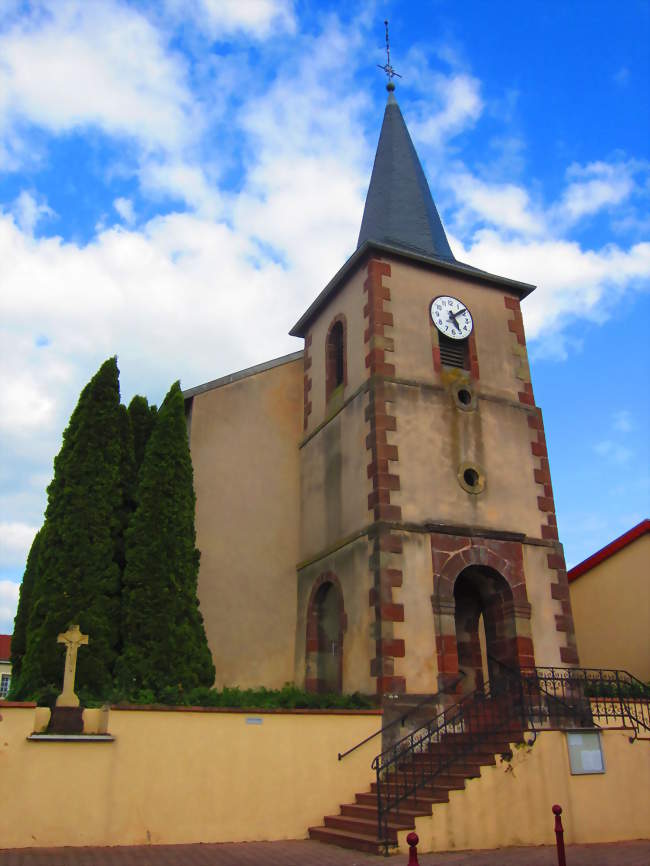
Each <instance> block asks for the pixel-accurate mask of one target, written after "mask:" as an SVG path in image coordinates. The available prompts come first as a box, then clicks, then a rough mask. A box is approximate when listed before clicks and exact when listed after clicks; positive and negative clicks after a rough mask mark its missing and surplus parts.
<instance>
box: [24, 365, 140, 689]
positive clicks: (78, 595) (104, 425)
mask: <svg viewBox="0 0 650 866" xmlns="http://www.w3.org/2000/svg"><path fill="white" fill-rule="evenodd" d="M118 377H119V370H118V368H117V359H116V358H110V359H109V360H107V361H105V362H104V364H102V366H101V367H100V369H99V370H98V372H97V373H96V374H95V376H94V377H93V378H92V379H91V380H90V382H89V383H88V385H86V387H85V388H84V389H83V391H82V392H81V395H80V397H79V402H78V403H77V407H76V408H75V410H74V412H73V413H72V416H71V418H70V422H69V424H68V427H67V429H66V430H65V432H64V434H63V444H62V447H61V450H60V452H59V454H58V455H57V457H56V458H55V460H54V478H53V480H52V482H51V484H50V485H49V487H48V504H47V510H46V512H45V525H44V527H43V529H42V531H41V537H40V539H39V557H38V575H37V580H36V582H35V584H34V588H33V593H32V601H31V612H30V617H29V624H28V627H27V642H26V648H25V655H24V657H23V661H22V670H21V674H20V683H19V686H20V689H21V693H22V694H24V695H30V694H32V695H33V694H35V693H36V692H38V690H39V689H40V688H42V687H44V686H47V685H50V684H51V685H55V686H58V685H60V683H61V681H62V673H63V658H64V651H63V647H62V646H61V645H60V644H57V641H56V638H57V634H58V633H59V632H61V631H65V629H66V628H67V627H68V626H69V625H71V624H72V623H75V622H76V623H79V626H80V627H81V630H82V632H84V633H86V634H89V635H90V644H89V645H88V646H87V647H84V649H83V650H82V651H81V652H80V653H79V656H78V661H77V678H76V689H77V691H81V692H83V694H84V696H85V697H96V698H103V697H105V696H107V695H108V694H109V693H110V691H111V689H112V673H113V665H114V662H115V658H116V655H117V650H118V646H119V619H120V567H119V543H120V533H121V531H122V530H123V520H122V518H121V512H122V510H123V499H124V490H123V483H122V477H121V474H122V466H123V462H124V455H123V447H124V441H125V436H124V427H123V416H122V412H121V410H120V394H119V382H118ZM121 418H122V420H120V419H121ZM127 440H128V437H127Z"/></svg>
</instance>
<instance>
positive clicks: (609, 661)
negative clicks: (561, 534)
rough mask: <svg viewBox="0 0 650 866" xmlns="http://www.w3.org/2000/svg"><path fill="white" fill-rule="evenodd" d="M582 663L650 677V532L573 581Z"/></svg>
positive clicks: (572, 589) (647, 678) (645, 677)
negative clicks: (620, 669)
mask: <svg viewBox="0 0 650 866" xmlns="http://www.w3.org/2000/svg"><path fill="white" fill-rule="evenodd" d="M569 592H570V594H571V605H572V607H573V619H574V622H575V627H576V638H577V641H578V652H579V653H580V663H581V664H582V665H584V666H585V667H594V668H622V669H623V670H627V671H629V672H630V673H631V674H633V675H634V676H635V677H638V678H639V679H640V680H643V681H644V682H649V681H650V535H649V534H647V533H646V534H645V535H642V536H641V537H640V538H637V539H636V540H635V541H633V542H631V543H630V544H628V545H627V547H624V548H623V549H622V550H619V551H618V552H617V553H614V554H613V555H612V556H610V557H609V558H608V559H606V560H604V561H603V562H601V563H599V564H598V565H596V566H594V567H593V568H592V569H590V570H589V571H587V572H585V573H584V574H582V575H581V576H580V577H578V578H577V579H576V580H574V581H572V582H571V583H570V584H569Z"/></svg>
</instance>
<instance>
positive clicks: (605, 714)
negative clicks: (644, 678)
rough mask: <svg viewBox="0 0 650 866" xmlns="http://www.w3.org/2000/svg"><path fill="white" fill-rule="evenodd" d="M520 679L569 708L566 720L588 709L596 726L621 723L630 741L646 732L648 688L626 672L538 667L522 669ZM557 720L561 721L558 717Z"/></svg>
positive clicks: (649, 721) (648, 725)
mask: <svg viewBox="0 0 650 866" xmlns="http://www.w3.org/2000/svg"><path fill="white" fill-rule="evenodd" d="M521 676H522V678H524V679H526V680H531V681H533V682H535V683H538V684H539V687H540V689H541V690H543V692H544V694H545V695H546V696H548V697H549V698H552V699H554V700H555V702H556V703H557V702H558V701H559V702H561V704H564V705H567V706H569V708H570V713H569V716H570V718H574V717H575V713H576V712H579V711H581V710H582V711H585V712H586V711H587V710H588V713H589V715H590V716H591V719H592V722H593V725H594V726H596V727H602V726H605V727H607V726H609V725H611V724H617V723H622V724H623V725H624V726H625V727H629V728H631V729H633V730H634V738H636V737H638V736H639V734H640V733H650V686H647V685H646V684H645V683H642V682H641V681H640V680H638V679H637V678H636V677H634V676H633V675H632V674H630V673H628V671H623V670H613V669H612V670H609V669H604V668H554V667H539V668H528V669H524V670H522V671H521ZM553 720H554V721H556V722H557V721H558V719H557V718H554V719H553ZM569 720H570V719H568V720H566V721H569ZM559 721H563V719H562V718H561V717H560V719H559ZM555 726H556V727H562V726H563V725H557V724H556V725H555Z"/></svg>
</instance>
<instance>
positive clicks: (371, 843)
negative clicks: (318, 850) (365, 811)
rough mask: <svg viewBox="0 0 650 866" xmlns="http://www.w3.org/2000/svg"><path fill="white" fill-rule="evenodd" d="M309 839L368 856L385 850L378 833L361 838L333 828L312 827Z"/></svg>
mask: <svg viewBox="0 0 650 866" xmlns="http://www.w3.org/2000/svg"><path fill="white" fill-rule="evenodd" d="M309 838H310V839H317V840H318V841H319V842H327V843H329V844H330V845H338V846H339V847H341V848H352V849H353V850H354V851H365V852H366V853H367V854H381V853H382V852H383V850H384V846H383V845H382V844H381V843H380V841H379V839H378V838H377V835H376V832H375V834H374V835H372V836H359V835H357V834H356V833H349V832H346V831H345V830H335V829H334V828H333V827H310V828H309Z"/></svg>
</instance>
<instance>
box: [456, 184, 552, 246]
mask: <svg viewBox="0 0 650 866" xmlns="http://www.w3.org/2000/svg"><path fill="white" fill-rule="evenodd" d="M448 186H449V190H450V191H451V192H452V193H453V195H454V196H455V197H456V200H457V202H458V204H459V205H460V208H459V211H458V212H457V213H456V214H455V217H454V218H455V222H456V223H457V224H460V225H462V224H463V223H470V225H471V224H472V223H474V222H476V219H477V218H479V219H481V220H484V221H486V222H489V223H492V224H493V225H495V226H498V227H499V228H502V229H506V230H512V231H515V232H519V233H522V234H530V235H539V234H542V233H544V232H546V231H547V226H546V221H545V219H544V215H543V214H540V213H539V212H535V211H534V209H533V207H532V204H531V201H530V197H529V195H528V193H527V191H526V190H525V189H523V188H522V187H520V186H516V185H514V184H511V183H502V184H496V183H486V182H484V181H482V180H481V179H480V178H478V177H475V176H474V175H472V174H470V173H469V172H467V171H464V172H459V173H453V174H452V175H450V177H449V183H448Z"/></svg>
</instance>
